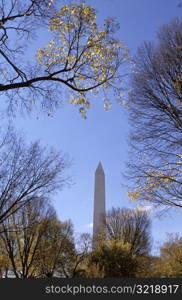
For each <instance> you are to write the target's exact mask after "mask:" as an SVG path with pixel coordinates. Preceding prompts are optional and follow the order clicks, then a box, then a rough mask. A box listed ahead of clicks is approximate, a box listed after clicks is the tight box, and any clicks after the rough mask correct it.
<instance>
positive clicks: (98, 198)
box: [93, 163, 105, 245]
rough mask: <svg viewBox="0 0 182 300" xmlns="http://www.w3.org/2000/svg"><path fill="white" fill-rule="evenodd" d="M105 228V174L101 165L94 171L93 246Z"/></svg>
mask: <svg viewBox="0 0 182 300" xmlns="http://www.w3.org/2000/svg"><path fill="white" fill-rule="evenodd" d="M104 226H105V174H104V170H103V168H102V165H101V163H99V165H98V167H97V169H96V171H95V190H94V219H93V241H94V242H93V245H95V243H96V240H97V237H98V235H99V233H101V232H102V231H103V229H104Z"/></svg>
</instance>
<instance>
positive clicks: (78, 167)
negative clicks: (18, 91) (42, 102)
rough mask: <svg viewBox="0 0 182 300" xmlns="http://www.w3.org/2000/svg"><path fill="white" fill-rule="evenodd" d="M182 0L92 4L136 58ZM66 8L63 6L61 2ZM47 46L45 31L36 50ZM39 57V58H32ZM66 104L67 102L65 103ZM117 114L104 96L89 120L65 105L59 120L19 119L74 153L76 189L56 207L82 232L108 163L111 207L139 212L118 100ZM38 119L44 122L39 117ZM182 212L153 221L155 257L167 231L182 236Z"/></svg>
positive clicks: (92, 0)
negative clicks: (125, 174)
mask: <svg viewBox="0 0 182 300" xmlns="http://www.w3.org/2000/svg"><path fill="white" fill-rule="evenodd" d="M179 2H180V1H178V0H87V1H86V3H87V4H90V5H91V6H93V7H94V8H96V9H97V11H98V18H99V23H102V22H103V20H104V19H105V18H106V17H114V18H116V19H117V21H118V22H119V23H120V27H121V28H120V30H119V33H118V36H119V38H120V40H121V41H123V43H124V44H125V45H126V46H127V47H128V48H129V49H130V52H131V54H132V55H133V54H134V53H135V51H136V49H137V47H138V46H140V44H141V43H142V42H143V41H144V40H150V41H155V38H156V32H157V30H158V28H159V26H160V25H162V24H165V23H168V22H169V21H170V20H171V19H172V18H174V17H176V16H179V17H180V16H182V8H179V7H177V5H178V4H179ZM60 3H62V1H60ZM46 42H47V32H46V31H41V32H40V36H38V39H37V41H35V46H36V47H35V48H38V47H40V46H43V45H44V44H46ZM32 55H34V53H32ZM64 100H65V101H66V100H67V99H64ZM111 100H112V102H113V106H112V109H111V110H110V111H108V112H104V110H103V103H102V102H101V101H100V99H99V97H98V99H97V98H94V99H93V102H92V103H91V110H90V111H89V112H88V118H87V119H86V120H83V119H82V118H81V116H80V115H79V113H78V111H77V108H75V107H72V106H71V105H70V104H67V105H63V106H62V107H61V108H60V109H59V110H58V111H57V112H56V113H55V114H54V116H53V117H48V116H47V115H43V114H42V115H37V114H36V113H34V114H32V116H31V118H29V117H26V116H23V117H21V116H19V117H17V118H16V119H15V120H14V121H13V122H14V123H15V126H16V127H17V128H18V129H22V128H23V130H24V132H25V133H26V136H27V140H28V141H30V140H36V139H39V140H40V141H41V143H42V144H43V145H46V146H48V147H49V146H51V147H54V148H55V149H56V150H58V151H60V150H61V151H62V152H64V153H67V154H69V156H70V157H71V158H73V165H72V166H71V168H70V169H69V170H68V172H67V174H70V175H71V176H72V179H73V182H74V185H72V186H71V187H70V188H65V189H64V190H63V191H62V192H60V193H59V194H57V195H56V196H55V197H54V199H53V200H54V201H53V203H54V206H55V208H56V210H57V214H58V216H59V218H60V219H61V220H67V219H71V220H72V222H73V224H74V228H75V231H76V232H92V229H91V225H90V224H91V223H92V219H93V195H94V172H95V169H96V167H97V165H98V163H99V161H101V162H102V165H103V168H104V171H105V176H106V208H107V210H108V209H110V208H111V207H133V204H131V203H130V202H129V198H128V196H127V189H126V188H125V187H123V186H122V184H125V181H124V178H122V175H121V174H122V171H124V170H125V162H126V160H127V155H128V144H127V138H128V128H129V126H128V116H127V112H126V111H125V109H124V108H123V107H122V106H121V105H119V104H118V103H117V101H116V100H115V99H114V98H113V99H111ZM37 117H38V118H37ZM181 218H182V214H181V211H180V210H178V211H176V212H175V211H171V212H170V214H168V215H165V216H163V217H162V218H160V219H158V218H157V217H155V216H152V236H153V253H155V251H156V247H157V246H158V241H159V240H161V239H162V240H164V239H165V233H166V232H180V231H181Z"/></svg>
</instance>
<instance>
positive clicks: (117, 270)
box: [87, 240, 137, 277]
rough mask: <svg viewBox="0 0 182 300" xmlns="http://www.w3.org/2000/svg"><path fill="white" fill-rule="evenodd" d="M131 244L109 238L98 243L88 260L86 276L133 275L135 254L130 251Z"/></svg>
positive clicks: (135, 263)
mask: <svg viewBox="0 0 182 300" xmlns="http://www.w3.org/2000/svg"><path fill="white" fill-rule="evenodd" d="M130 248H131V245H130V244H126V243H125V244H124V243H123V242H121V241H116V240H110V241H108V242H103V243H101V244H100V245H98V247H97V248H95V249H94V251H93V252H92V253H91V254H90V257H89V260H88V271H87V276H88V277H135V275H136V271H137V260H136V256H135V255H133V254H132V253H131V251H130Z"/></svg>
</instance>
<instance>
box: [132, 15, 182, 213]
mask: <svg viewBox="0 0 182 300" xmlns="http://www.w3.org/2000/svg"><path fill="white" fill-rule="evenodd" d="M157 38H158V43H157V44H156V45H154V44H152V43H147V42H145V43H144V44H143V46H142V47H140V48H139V50H138V52H137V54H136V57H135V59H134V60H135V63H136V73H135V74H134V75H133V76H132V81H131V87H132V90H131V94H130V96H129V112H130V120H131V157H130V161H129V163H128V170H129V174H128V176H129V178H130V180H131V181H132V180H133V186H132V190H131V191H130V193H129V196H130V197H131V199H132V200H139V201H142V202H144V203H146V201H148V202H150V203H152V204H154V206H161V207H162V208H170V207H179V208H181V207H182V204H181V203H182V202H181V200H182V193H181V187H182V172H181V165H182V153H181V146H182V77H181V70H182V22H181V20H179V19H178V18H176V19H175V20H173V21H172V22H171V23H169V24H167V25H164V26H162V27H161V28H160V30H159V31H158V35H157Z"/></svg>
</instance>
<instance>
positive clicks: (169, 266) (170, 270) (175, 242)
mask: <svg viewBox="0 0 182 300" xmlns="http://www.w3.org/2000/svg"><path fill="white" fill-rule="evenodd" d="M153 269H154V274H157V276H158V277H159V276H163V277H175V278H181V277H182V238H181V237H180V236H178V235H169V237H168V240H167V241H166V242H165V243H164V244H163V245H162V247H161V248H160V257H159V259H158V261H157V263H156V264H155V266H154V268H153Z"/></svg>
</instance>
